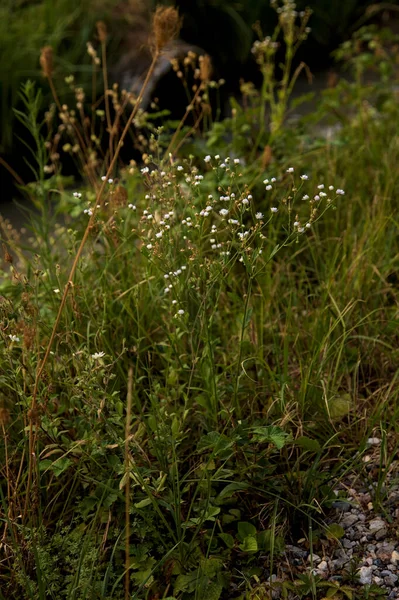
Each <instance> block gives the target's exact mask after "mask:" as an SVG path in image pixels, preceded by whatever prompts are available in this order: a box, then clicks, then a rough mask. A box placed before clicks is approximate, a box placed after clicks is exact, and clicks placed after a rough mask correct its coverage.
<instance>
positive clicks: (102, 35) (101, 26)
mask: <svg viewBox="0 0 399 600" xmlns="http://www.w3.org/2000/svg"><path fill="white" fill-rule="evenodd" d="M96 28H97V35H98V39H99V40H100V42H101V43H103V42H106V41H107V36H108V33H107V26H106V24H105V23H104V21H97V23H96Z"/></svg>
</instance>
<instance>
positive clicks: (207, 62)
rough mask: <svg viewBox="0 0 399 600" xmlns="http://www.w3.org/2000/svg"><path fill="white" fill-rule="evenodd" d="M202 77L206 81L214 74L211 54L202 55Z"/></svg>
mask: <svg viewBox="0 0 399 600" xmlns="http://www.w3.org/2000/svg"><path fill="white" fill-rule="evenodd" d="M199 61H200V79H201V81H203V82H204V83H205V82H207V81H209V80H210V78H211V75H212V61H211V57H210V56H209V54H204V56H200V59H199Z"/></svg>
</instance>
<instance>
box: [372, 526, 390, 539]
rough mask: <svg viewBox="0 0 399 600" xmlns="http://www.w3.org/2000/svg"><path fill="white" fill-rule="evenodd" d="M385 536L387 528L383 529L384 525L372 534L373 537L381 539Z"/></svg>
mask: <svg viewBox="0 0 399 600" xmlns="http://www.w3.org/2000/svg"><path fill="white" fill-rule="evenodd" d="M386 536H387V530H386V529H385V527H383V528H382V529H379V530H378V531H376V533H375V534H374V537H375V539H376V540H383V539H384V538H385V537H386Z"/></svg>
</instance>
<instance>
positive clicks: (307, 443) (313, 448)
mask: <svg viewBox="0 0 399 600" xmlns="http://www.w3.org/2000/svg"><path fill="white" fill-rule="evenodd" d="M295 445H296V446H300V447H301V448H303V449H304V450H307V451H308V452H320V450H321V446H320V444H319V442H318V441H317V440H312V439H311V438H308V437H306V436H305V435H302V436H301V437H299V438H298V439H296V440H295Z"/></svg>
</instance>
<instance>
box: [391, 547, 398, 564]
mask: <svg viewBox="0 0 399 600" xmlns="http://www.w3.org/2000/svg"><path fill="white" fill-rule="evenodd" d="M391 563H392V564H393V565H397V564H398V563H399V552H397V551H396V550H394V551H393V552H392V554H391Z"/></svg>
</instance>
